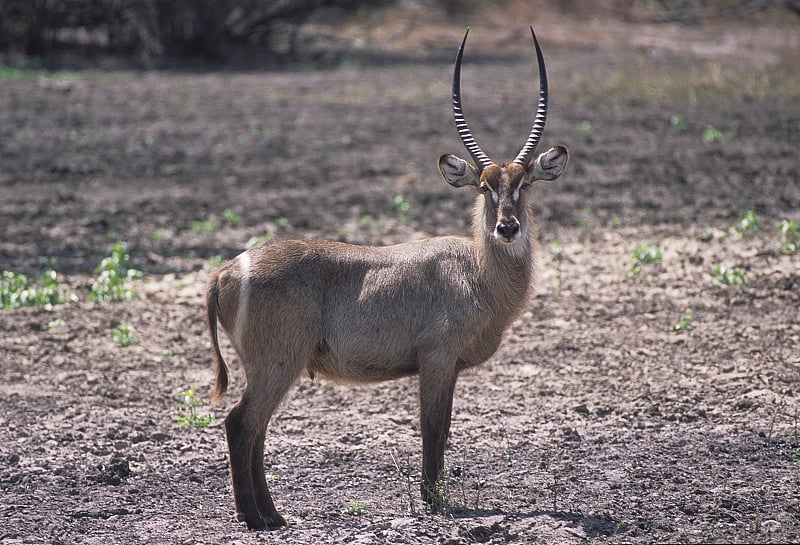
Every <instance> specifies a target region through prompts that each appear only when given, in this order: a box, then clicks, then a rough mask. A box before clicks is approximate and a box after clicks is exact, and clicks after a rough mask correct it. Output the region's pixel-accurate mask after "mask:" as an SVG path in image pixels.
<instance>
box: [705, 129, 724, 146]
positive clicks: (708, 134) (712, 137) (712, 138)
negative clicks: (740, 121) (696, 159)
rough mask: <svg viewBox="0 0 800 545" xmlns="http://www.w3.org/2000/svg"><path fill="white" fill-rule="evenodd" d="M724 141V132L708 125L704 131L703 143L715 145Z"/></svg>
mask: <svg viewBox="0 0 800 545" xmlns="http://www.w3.org/2000/svg"><path fill="white" fill-rule="evenodd" d="M720 140H722V132H721V131H720V130H719V129H718V128H716V127H715V126H714V125H706V128H705V129H703V142H705V143H706V144H714V143H716V142H719V141H720Z"/></svg>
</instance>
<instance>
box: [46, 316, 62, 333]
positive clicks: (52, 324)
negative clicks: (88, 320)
mask: <svg viewBox="0 0 800 545" xmlns="http://www.w3.org/2000/svg"><path fill="white" fill-rule="evenodd" d="M65 325H67V323H66V322H65V321H64V320H62V319H60V318H57V319H55V320H50V321H49V322H47V323H46V324H44V325H43V326H42V330H43V331H50V330H52V329H58V328H59V327H64V326H65Z"/></svg>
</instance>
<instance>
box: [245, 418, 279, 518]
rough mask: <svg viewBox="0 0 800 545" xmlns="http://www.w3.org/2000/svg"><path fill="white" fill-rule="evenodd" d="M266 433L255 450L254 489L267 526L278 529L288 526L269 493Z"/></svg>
mask: <svg viewBox="0 0 800 545" xmlns="http://www.w3.org/2000/svg"><path fill="white" fill-rule="evenodd" d="M265 437H266V431H264V432H262V433H261V434H259V435H258V437H257V438H256V443H255V445H254V449H253V459H252V460H251V464H252V470H251V473H252V475H253V489H254V495H255V499H256V505H258V510H259V511H260V512H261V515H262V517H263V518H264V520H265V522H266V523H267V526H268V527H270V528H277V527H279V526H286V519H284V518H283V517H282V516H281V515H280V513H278V511H277V509H275V504H274V503H273V501H272V496H271V495H270V493H269V487H268V486H267V479H266V476H265V475H264V439H265Z"/></svg>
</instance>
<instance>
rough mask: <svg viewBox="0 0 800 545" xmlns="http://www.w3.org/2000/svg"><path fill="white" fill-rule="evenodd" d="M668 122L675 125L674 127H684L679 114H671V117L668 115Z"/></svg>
mask: <svg viewBox="0 0 800 545" xmlns="http://www.w3.org/2000/svg"><path fill="white" fill-rule="evenodd" d="M669 124H670V125H672V126H673V127H675V128H676V129H683V128H684V127H685V123H684V121H683V118H682V117H681V116H679V115H673V116H672V117H670V118H669Z"/></svg>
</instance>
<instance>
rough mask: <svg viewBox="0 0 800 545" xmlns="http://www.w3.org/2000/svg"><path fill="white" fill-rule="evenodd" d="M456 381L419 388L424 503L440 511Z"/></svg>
mask: <svg viewBox="0 0 800 545" xmlns="http://www.w3.org/2000/svg"><path fill="white" fill-rule="evenodd" d="M454 389H455V379H453V380H452V381H448V382H447V383H445V384H437V385H435V386H431V385H427V388H426V385H425V384H421V385H420V392H421V395H420V400H421V402H420V410H421V414H420V423H421V428H422V490H421V491H422V499H423V500H424V501H425V502H426V503H428V504H429V505H431V506H432V507H433V508H434V509H437V510H440V509H441V507H443V506H441V505H440V502H441V500H442V498H441V490H440V489H439V487H438V482H439V479H440V477H441V473H442V468H443V467H444V450H445V446H446V444H447V436H448V434H449V432H450V415H451V412H452V409H453V391H454Z"/></svg>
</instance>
